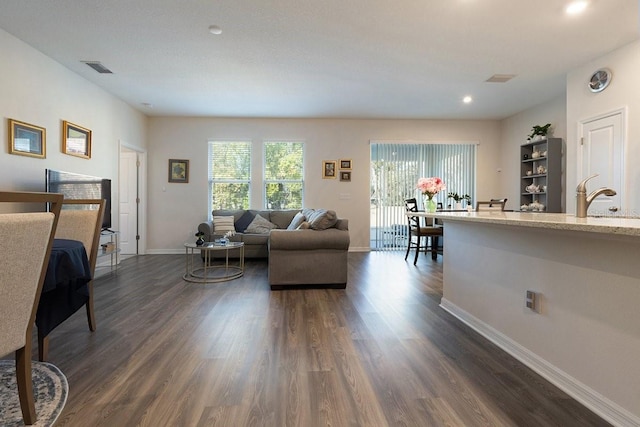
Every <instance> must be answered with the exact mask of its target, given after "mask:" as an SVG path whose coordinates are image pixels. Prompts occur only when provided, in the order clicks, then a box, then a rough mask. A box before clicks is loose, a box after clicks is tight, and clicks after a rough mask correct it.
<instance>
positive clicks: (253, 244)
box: [198, 209, 300, 258]
mask: <svg viewBox="0 0 640 427" xmlns="http://www.w3.org/2000/svg"><path fill="white" fill-rule="evenodd" d="M247 212H249V213H251V214H252V215H253V216H255V215H260V216H261V217H263V218H264V219H266V220H269V222H272V223H273V224H275V225H276V226H277V227H278V229H284V230H286V229H287V227H288V226H289V224H291V220H293V217H294V216H295V215H296V214H297V213H298V212H300V209H295V210H273V211H259V210H249V211H247V210H244V209H232V210H228V209H221V210H214V211H212V212H211V213H212V214H213V216H233V218H234V223H235V224H238V221H240V220H241V218H242V217H243V215H245V214H246V213H247ZM198 231H202V232H203V233H204V236H202V238H203V239H204V241H205V242H213V241H214V240H215V239H219V238H221V237H222V236H223V235H224V232H216V230H215V227H214V226H213V222H212V221H208V222H203V223H201V224H200V225H198ZM229 240H231V241H232V242H244V257H245V258H267V257H268V256H269V247H268V242H269V234H252V233H241V232H236V234H235V236H231V238H230V239H229Z"/></svg>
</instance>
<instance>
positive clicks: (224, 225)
mask: <svg viewBox="0 0 640 427" xmlns="http://www.w3.org/2000/svg"><path fill="white" fill-rule="evenodd" d="M213 230H214V233H215V234H225V233H226V232H227V231H234V232H235V231H236V229H235V227H234V226H233V217H232V216H217V215H214V217H213Z"/></svg>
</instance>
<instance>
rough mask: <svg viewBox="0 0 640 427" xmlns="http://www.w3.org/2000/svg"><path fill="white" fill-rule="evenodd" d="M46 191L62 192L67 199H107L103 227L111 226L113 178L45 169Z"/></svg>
mask: <svg viewBox="0 0 640 427" xmlns="http://www.w3.org/2000/svg"><path fill="white" fill-rule="evenodd" d="M45 191H47V192H49V193H61V194H62V195H64V197H65V199H105V200H106V203H105V207H104V218H103V219H102V229H103V230H108V229H109V228H111V180H110V179H107V178H98V177H96V176H90V175H82V174H77V173H71V172H62V171H57V170H53V169H45Z"/></svg>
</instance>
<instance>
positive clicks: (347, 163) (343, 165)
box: [340, 159, 351, 170]
mask: <svg viewBox="0 0 640 427" xmlns="http://www.w3.org/2000/svg"><path fill="white" fill-rule="evenodd" d="M340 169H347V170H351V159H342V160H340Z"/></svg>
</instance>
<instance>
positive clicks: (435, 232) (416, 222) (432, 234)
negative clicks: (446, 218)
mask: <svg viewBox="0 0 640 427" xmlns="http://www.w3.org/2000/svg"><path fill="white" fill-rule="evenodd" d="M404 205H405V207H406V210H407V212H418V203H417V201H416V199H415V198H411V199H406V200H405V201H404ZM407 225H408V228H409V236H408V237H409V238H408V239H407V240H408V242H407V252H406V253H405V255H404V259H405V261H406V260H407V257H408V256H409V252H410V251H411V249H415V250H416V256H415V257H414V259H413V265H416V263H417V262H418V254H419V253H420V251H421V250H424V253H425V254H426V253H427V252H431V258H432V259H436V258H437V255H438V253H439V252H440V253H442V252H441V251H440V250H439V249H438V239H439V237H442V236H443V228H442V227H439V226H436V225H434V222H433V219H432V218H425V226H424V227H423V226H421V225H420V217H419V216H411V215H407ZM423 237H424V244H422V243H421V241H422V238H423ZM414 239H415V241H414Z"/></svg>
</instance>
